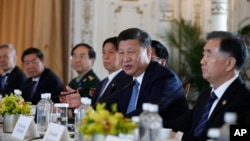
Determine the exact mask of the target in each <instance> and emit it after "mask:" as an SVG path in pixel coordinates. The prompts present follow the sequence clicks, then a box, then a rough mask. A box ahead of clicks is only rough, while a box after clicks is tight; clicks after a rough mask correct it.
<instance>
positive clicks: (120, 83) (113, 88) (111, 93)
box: [92, 71, 133, 109]
mask: <svg viewBox="0 0 250 141" xmlns="http://www.w3.org/2000/svg"><path fill="white" fill-rule="evenodd" d="M103 81H104V80H103ZM103 81H102V82H101V83H100V84H99V85H98V87H97V88H96V93H95V94H94V97H93V100H92V106H94V107H95V106H96V104H97V103H98V102H100V103H103V102H105V103H106V108H107V109H110V108H111V106H112V104H114V103H116V104H119V103H118V100H117V98H118V96H119V91H122V90H123V89H127V88H129V87H131V86H130V85H129V84H131V82H132V81H133V77H132V76H129V75H127V74H126V73H125V72H124V71H121V72H119V73H118V74H117V75H116V76H115V77H114V78H113V79H112V80H111V82H110V83H109V85H108V86H107V88H106V90H105V91H104V93H103V95H102V96H101V97H100V99H99V100H98V101H97V98H98V97H99V95H100V90H101V87H102V84H103Z"/></svg>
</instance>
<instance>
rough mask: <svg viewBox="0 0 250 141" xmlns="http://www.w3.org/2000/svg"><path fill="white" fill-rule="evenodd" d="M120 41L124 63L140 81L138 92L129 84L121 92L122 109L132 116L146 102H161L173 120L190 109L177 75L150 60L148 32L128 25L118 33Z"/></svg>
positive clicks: (162, 112) (165, 114)
mask: <svg viewBox="0 0 250 141" xmlns="http://www.w3.org/2000/svg"><path fill="white" fill-rule="evenodd" d="M118 45H119V48H118V53H119V62H120V64H121V67H122V69H123V70H124V71H125V73H126V74H128V75H130V76H133V78H134V81H137V82H136V84H135V85H134V86H137V89H138V91H137V92H136V93H135V92H134V91H133V92H132V88H130V89H128V90H124V91H123V92H121V93H120V94H119V96H120V98H119V105H118V110H119V111H121V112H122V113H124V114H125V115H126V116H127V117H131V116H134V115H139V114H140V113H141V112H142V104H143V103H153V104H157V105H158V106H159V113H160V115H161V116H162V118H163V119H164V120H173V119H176V118H177V117H178V116H179V115H180V114H181V113H183V112H185V111H187V110H188V104H187V101H186V98H185V94H184V90H183V87H182V83H181V81H180V80H179V78H178V76H177V75H176V74H175V73H174V72H173V71H172V70H170V69H169V68H167V67H164V66H162V65H160V64H159V63H157V62H155V61H151V54H152V51H151V38H150V36H149V35H148V33H146V32H145V31H143V30H141V29H138V28H129V29H126V30H124V31H122V32H121V33H120V34H119V36H118ZM132 93H133V94H132ZM133 98H135V99H133ZM132 101H134V102H132Z"/></svg>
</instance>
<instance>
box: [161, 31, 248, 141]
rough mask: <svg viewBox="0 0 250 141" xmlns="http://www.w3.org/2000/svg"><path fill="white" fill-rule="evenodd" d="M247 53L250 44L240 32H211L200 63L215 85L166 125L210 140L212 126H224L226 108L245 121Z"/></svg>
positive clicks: (188, 135) (190, 137) (186, 137)
mask: <svg viewBox="0 0 250 141" xmlns="http://www.w3.org/2000/svg"><path fill="white" fill-rule="evenodd" d="M247 56H248V50H247V46H246V45H245V43H244V42H243V40H242V39H240V37H239V36H237V35H235V34H232V33H229V32H224V31H214V32H211V33H210V34H208V36H207V43H206V44H205V46H204V49H203V58H202V59H201V61H200V63H201V70H202V76H203V78H204V79H205V80H207V81H208V82H209V83H210V84H211V86H212V87H211V88H209V89H208V90H206V91H204V93H202V94H200V96H199V97H198V100H197V103H196V105H195V107H194V108H193V109H192V110H190V111H188V112H186V113H185V114H184V115H182V116H180V118H179V119H177V120H176V121H175V122H173V123H166V126H167V127H171V128H173V129H174V130H175V131H182V132H184V136H183V140H190V141H194V140H195V141H196V140H207V131H208V129H209V128H213V127H214V128H220V127H221V126H222V125H223V124H224V120H223V117H224V115H225V113H226V112H235V113H237V117H238V120H237V124H244V122H245V121H246V113H247V111H249V107H250V102H249V101H250V90H249V89H248V88H247V86H246V85H245V83H244V81H243V80H242V79H241V77H240V76H239V74H240V71H241V69H242V67H243V65H244V63H245V62H246V59H247ZM213 97H214V100H213V101H212V102H211V104H209V103H210V101H211V99H213ZM209 105H210V106H209ZM208 107H210V108H208Z"/></svg>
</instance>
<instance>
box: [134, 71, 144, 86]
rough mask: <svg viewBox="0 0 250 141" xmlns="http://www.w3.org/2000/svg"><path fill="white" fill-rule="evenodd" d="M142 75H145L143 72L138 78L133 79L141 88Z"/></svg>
mask: <svg viewBox="0 0 250 141" xmlns="http://www.w3.org/2000/svg"><path fill="white" fill-rule="evenodd" d="M144 74H145V72H143V73H142V74H141V75H140V76H138V77H134V78H133V80H134V79H136V80H137V81H138V82H139V83H140V86H141V83H142V79H143V76H144Z"/></svg>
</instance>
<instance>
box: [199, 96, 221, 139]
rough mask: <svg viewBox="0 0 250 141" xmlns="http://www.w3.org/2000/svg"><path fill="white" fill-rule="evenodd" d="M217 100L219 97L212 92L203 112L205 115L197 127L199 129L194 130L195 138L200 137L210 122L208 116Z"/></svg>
mask: <svg viewBox="0 0 250 141" xmlns="http://www.w3.org/2000/svg"><path fill="white" fill-rule="evenodd" d="M216 99H217V96H216V95H215V93H214V92H212V93H211V94H210V98H209V100H208V102H207V104H206V106H205V109H204V111H203V114H202V117H201V119H200V121H199V124H198V125H197V127H196V128H195V130H194V136H196V137H199V136H200V134H201V132H202V131H203V130H204V127H205V125H206V123H207V121H208V115H209V112H210V109H211V107H212V105H213V103H214V101H215V100H216Z"/></svg>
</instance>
